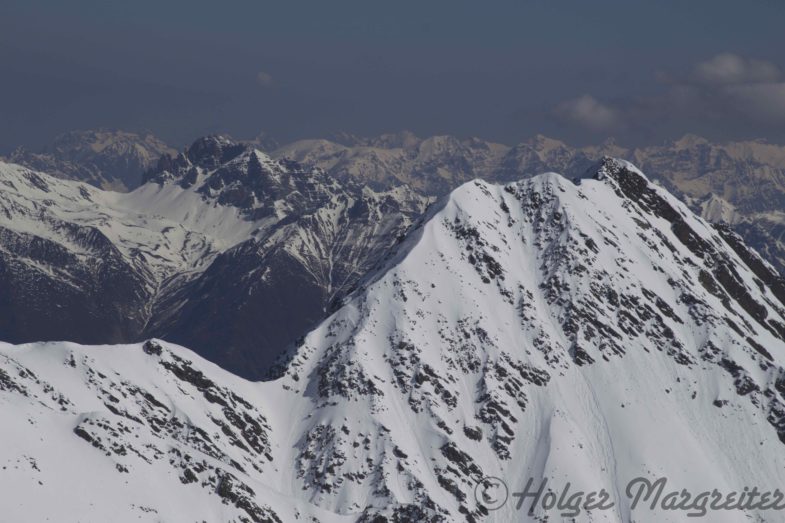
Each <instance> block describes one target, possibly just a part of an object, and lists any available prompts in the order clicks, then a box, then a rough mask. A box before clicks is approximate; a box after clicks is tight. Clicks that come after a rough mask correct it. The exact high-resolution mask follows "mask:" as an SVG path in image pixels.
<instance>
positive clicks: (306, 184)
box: [145, 135, 337, 212]
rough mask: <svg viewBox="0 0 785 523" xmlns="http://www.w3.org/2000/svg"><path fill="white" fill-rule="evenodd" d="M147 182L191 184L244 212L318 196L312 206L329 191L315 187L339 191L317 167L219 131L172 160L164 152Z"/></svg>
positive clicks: (187, 185)
mask: <svg viewBox="0 0 785 523" xmlns="http://www.w3.org/2000/svg"><path fill="white" fill-rule="evenodd" d="M145 182H153V183H158V184H161V185H163V184H167V183H176V184H178V185H180V186H181V187H183V188H185V189H188V188H192V187H193V188H194V190H196V191H197V192H199V193H200V194H201V195H202V196H203V197H204V198H206V199H211V200H215V201H217V202H218V203H220V204H224V205H231V206H235V207H239V208H242V209H246V210H251V209H259V208H262V207H264V208H266V209H267V211H269V212H272V206H273V204H274V202H275V201H278V200H292V201H291V202H290V203H291V204H292V205H293V204H295V203H297V202H303V201H305V200H308V199H313V197H316V198H315V200H314V201H313V202H311V203H312V204H317V203H319V204H320V203H323V202H324V201H325V198H326V194H325V192H324V191H323V190H322V191H320V190H319V189H318V188H317V187H316V186H317V185H320V184H321V185H323V186H325V187H327V186H329V187H330V189H331V190H336V189H337V185H336V183H335V182H334V181H333V180H331V179H330V178H329V177H327V176H325V175H324V173H323V172H322V171H320V170H319V169H316V168H304V167H303V166H301V165H300V164H299V163H297V162H295V161H292V160H289V159H279V160H273V159H272V158H270V157H269V156H268V155H267V154H265V153H263V152H262V151H259V150H258V149H256V148H255V147H254V145H253V144H250V143H242V142H236V141H234V140H232V139H231V138H228V137H226V136H218V135H214V136H206V137H203V138H200V139H198V140H196V141H195V142H194V143H193V144H191V146H190V147H188V148H187V149H186V150H185V151H184V152H182V153H180V154H178V155H177V156H176V157H174V158H172V157H171V156H162V157H161V159H160V160H159V162H158V166H157V168H156V169H154V170H152V171H150V172H148V173H147V175H146V176H145Z"/></svg>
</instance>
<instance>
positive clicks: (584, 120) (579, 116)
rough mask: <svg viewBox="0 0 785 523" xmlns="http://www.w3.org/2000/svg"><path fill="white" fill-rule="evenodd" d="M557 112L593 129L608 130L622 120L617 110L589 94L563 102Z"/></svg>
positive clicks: (565, 118)
mask: <svg viewBox="0 0 785 523" xmlns="http://www.w3.org/2000/svg"><path fill="white" fill-rule="evenodd" d="M555 112H556V115H557V116H558V117H559V118H561V119H563V120H566V121H568V122H570V123H574V124H578V125H580V126H582V127H586V128H588V129H590V130H593V131H607V130H609V129H612V128H613V127H616V126H617V125H618V124H619V122H620V115H619V112H618V111H617V110H615V109H613V108H612V107H610V106H608V105H605V104H603V103H602V102H600V101H599V100H597V99H596V98H594V97H593V96H591V95H588V94H584V95H583V96H579V97H578V98H573V99H572V100H567V101H565V102H562V103H561V104H559V105H558V106H557V107H556V110H555Z"/></svg>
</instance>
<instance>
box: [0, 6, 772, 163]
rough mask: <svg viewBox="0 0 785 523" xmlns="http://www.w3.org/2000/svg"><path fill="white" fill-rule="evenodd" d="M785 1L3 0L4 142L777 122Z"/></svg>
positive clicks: (591, 135) (746, 128)
mask: <svg viewBox="0 0 785 523" xmlns="http://www.w3.org/2000/svg"><path fill="white" fill-rule="evenodd" d="M783 27H785V2H783V1H781V0H768V1H763V0H747V1H727V0H712V1H704V0H690V1H685V0H657V1H654V0H592V1H587V0H547V1H545V0H542V1H525V0H515V1H512V0H511V1H492V0H487V1H482V2H480V1H476V0H474V1H461V0H451V1H441V0H427V1H419V2H409V1H397V2H381V1H373V0H364V1H351V0H345V1H344V0H339V1H334V2H327V1H313V2H302V1H297V0H286V1H280V2H278V1H276V2H274V1H262V0H256V1H251V0H223V1H212V2H206V1H202V0H189V1H179V0H169V1H167V0H157V1H150V0H135V1H127V0H126V1H122V2H117V1H112V0H95V1H93V0H75V1H72V2H63V1H62V0H50V1H47V0H0V67H2V69H0V70H1V71H2V74H1V75H0V152H2V151H7V150H8V149H9V148H11V147H13V146H15V145H17V144H29V145H36V144H40V143H44V142H47V141H49V140H50V139H51V138H52V137H53V136H54V135H55V134H57V133H59V132H62V131H66V130H70V129H81V128H93V127H113V128H123V129H130V130H143V129H149V130H151V131H153V132H155V133H156V134H158V135H160V136H161V137H162V138H164V139H166V140H167V141H170V142H172V143H174V144H176V145H180V144H182V143H184V142H186V141H189V140H191V139H192V138H194V137H196V136H198V135H202V134H205V133H208V132H218V131H221V132H229V133H231V134H233V135H235V136H238V137H251V136H253V135H256V134H257V133H259V132H261V131H266V132H268V133H269V134H271V135H273V136H276V137H279V138H280V139H282V140H289V139H294V138H301V137H316V136H324V135H327V134H329V133H331V132H337V131H346V132H352V133H357V134H365V135H368V134H378V133H382V132H387V131H397V130H401V129H410V130H412V131H414V132H415V133H417V134H420V135H429V134H436V133H451V134H457V135H460V136H470V135H475V136H481V137H485V138H488V139H494V140H498V141H502V142H507V143H513V142H516V141H518V140H520V139H523V138H526V137H528V136H530V135H532V134H534V133H538V132H539V133H544V134H548V135H552V136H556V137H560V138H563V139H567V140H570V141H574V142H579V143H580V142H597V141H600V140H602V139H604V138H605V137H607V136H616V137H617V139H618V140H619V141H620V142H622V143H640V142H653V141H660V140H662V139H667V138H671V137H674V136H678V135H681V134H684V133H686V132H693V133H698V134H703V135H707V136H709V137H711V138H715V139H725V138H730V139H735V138H749V137H762V138H768V139H770V140H772V141H777V142H785V78H784V77H783V75H782V72H781V70H782V69H785V53H784V52H783V51H785V31H784V30H783Z"/></svg>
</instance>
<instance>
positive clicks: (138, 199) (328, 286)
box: [0, 137, 429, 376]
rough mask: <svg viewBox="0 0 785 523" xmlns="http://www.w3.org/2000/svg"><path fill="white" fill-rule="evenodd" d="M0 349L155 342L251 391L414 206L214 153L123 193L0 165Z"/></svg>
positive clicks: (223, 147)
mask: <svg viewBox="0 0 785 523" xmlns="http://www.w3.org/2000/svg"><path fill="white" fill-rule="evenodd" d="M0 182H1V183H3V184H4V189H3V191H0V211H2V214H0V234H2V238H0V290H2V291H3V292H2V294H1V295H0V308H1V309H2V311H4V312H5V314H3V315H2V317H0V334H1V335H2V338H3V339H5V340H8V341H14V342H24V341H34V340H41V339H43V340H51V339H67V340H74V341H79V342H84V343H120V342H129V341H136V340H139V339H141V338H144V337H147V336H150V335H155V336H158V337H163V338H166V339H170V340H175V341H178V342H181V343H184V344H187V345H188V346H190V347H192V348H194V349H195V350H198V351H199V352H201V353H203V354H206V355H207V356H209V357H210V358H211V359H213V360H214V361H217V362H219V363H220V364H222V365H224V366H225V367H227V368H229V369H231V370H232V371H234V372H237V373H239V374H242V375H245V376H259V375H260V374H261V373H263V372H264V370H265V366H266V365H268V364H269V363H270V362H271V361H273V360H274V359H275V358H276V357H277V356H278V354H279V353H280V352H281V351H282V350H283V349H284V347H285V346H286V345H288V344H289V343H291V342H292V341H294V340H295V339H296V338H297V337H299V336H301V335H302V334H303V333H304V332H306V331H307V330H308V329H309V328H310V327H311V326H312V325H313V324H314V323H316V322H317V321H319V320H320V319H322V318H323V317H324V316H325V314H326V309H327V308H328V307H329V305H330V303H331V302H332V301H333V300H335V299H336V298H338V297H340V296H341V295H342V294H344V293H345V292H347V291H348V290H349V289H351V287H352V286H353V285H354V283H355V282H356V281H357V280H358V279H359V278H360V277H361V276H362V275H364V274H365V273H367V272H368V271H369V270H370V269H371V268H372V267H373V266H374V264H375V263H376V261H377V260H378V259H379V258H380V257H381V256H382V255H383V253H384V252H386V250H387V249H389V248H390V247H391V246H392V245H394V244H395V243H396V242H397V241H398V239H399V237H401V235H402V234H403V233H404V232H405V231H406V230H407V228H408V227H409V226H410V224H411V223H412V221H413V220H414V219H415V218H416V217H417V216H420V215H421V214H422V212H423V211H424V210H425V208H426V206H427V205H428V203H429V199H428V198H425V197H422V196H420V195H418V194H416V193H414V192H413V191H411V190H410V189H408V188H406V187H398V188H395V189H391V190H388V191H373V190H371V189H369V188H367V187H365V186H362V185H359V184H357V183H342V184H341V183H338V182H337V181H336V180H334V179H333V178H332V177H330V176H328V175H326V174H325V173H324V172H322V171H319V170H315V169H304V168H302V167H300V166H299V165H298V164H296V163H294V162H290V161H275V160H272V159H270V157H268V156H267V155H265V154H264V153H261V152H259V151H257V150H255V149H254V148H253V147H250V146H248V145H243V144H237V143H235V142H232V141H230V140H228V139H225V138H220V137H208V138H204V139H201V140H198V141H197V142H196V143H194V144H193V145H192V146H191V147H190V148H189V149H188V150H187V151H186V152H185V153H183V154H182V155H180V156H178V157H177V158H175V159H172V158H171V157H169V156H165V157H164V158H163V159H162V160H161V162H160V163H159V167H158V169H157V170H155V171H151V172H149V173H148V183H145V184H144V185H143V186H141V187H139V188H138V189H136V190H135V191H132V192H130V193H113V192H105V191H100V190H97V189H95V188H92V187H90V186H88V185H86V184H80V183H75V182H70V181H64V180H57V179H53V178H51V177H49V176H46V175H45V174H42V173H37V172H34V171H31V170H29V169H26V168H23V167H20V166H14V165H12V164H0Z"/></svg>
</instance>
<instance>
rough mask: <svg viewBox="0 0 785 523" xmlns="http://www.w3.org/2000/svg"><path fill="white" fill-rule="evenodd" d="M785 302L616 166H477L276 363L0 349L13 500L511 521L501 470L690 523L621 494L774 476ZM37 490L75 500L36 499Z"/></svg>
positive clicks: (783, 293) (195, 515) (554, 517)
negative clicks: (480, 491) (474, 174)
mask: <svg viewBox="0 0 785 523" xmlns="http://www.w3.org/2000/svg"><path fill="white" fill-rule="evenodd" d="M783 300H785V284H783V281H782V279H781V278H780V277H778V276H777V275H776V273H775V272H774V271H773V270H772V269H771V268H770V266H768V265H767V264H765V263H764V262H762V261H761V259H760V258H759V257H758V256H757V255H755V254H754V253H752V252H751V251H749V250H747V249H746V247H744V245H743V244H742V243H741V242H740V241H739V239H738V237H737V236H735V235H734V234H733V233H731V232H729V231H728V230H727V229H724V228H715V227H713V226H711V225H709V224H708V223H707V222H705V221H703V220H702V219H700V218H698V217H696V216H695V215H694V214H692V213H691V212H690V211H689V210H688V209H687V208H686V207H685V206H684V205H682V204H681V203H679V202H678V201H677V200H676V199H675V198H673V197H672V196H670V195H669V194H667V193H666V192H665V191H663V190H662V189H660V188H658V187H655V186H653V185H652V184H649V183H648V181H647V179H646V177H645V176H643V175H642V174H641V173H640V172H639V171H637V169H635V168H634V167H633V166H631V165H630V164H628V163H626V162H621V161H617V160H612V159H605V160H603V161H602V162H601V163H600V164H599V165H597V166H596V167H595V168H594V169H593V170H592V171H591V172H590V173H589V175H587V176H586V177H583V178H582V179H580V180H575V181H570V180H568V179H566V178H563V177H561V176H559V175H556V174H544V175H540V176H536V177H534V178H531V179H528V180H524V181H521V182H517V183H512V184H508V185H504V186H498V185H492V184H488V183H485V182H479V181H477V182H469V183H467V184H465V185H463V186H462V187H460V188H459V189H457V190H456V191H454V192H453V193H451V194H450V195H449V197H448V198H446V199H445V200H444V201H443V202H442V203H441V205H439V206H438V207H436V208H434V209H433V210H432V211H431V212H430V213H429V214H428V216H427V219H426V220H424V221H423V222H422V223H421V224H420V225H419V227H418V228H417V230H415V231H413V232H412V233H410V235H409V236H408V238H407V240H405V241H404V242H403V243H402V244H401V245H400V247H399V249H398V252H397V253H396V254H395V255H394V256H393V257H392V258H390V259H389V260H388V262H387V266H386V267H385V268H384V269H382V270H380V271H379V272H378V273H376V274H375V275H374V276H372V277H369V278H368V279H367V280H365V282H364V283H363V284H362V285H361V286H360V288H358V289H357V290H356V291H355V292H354V293H353V294H352V295H350V296H349V297H348V298H347V299H346V300H345V302H344V305H343V306H342V307H341V308H340V309H338V310H337V311H336V312H335V313H334V314H333V315H332V316H330V317H329V318H328V319H327V320H325V321H324V322H323V323H322V324H321V325H319V326H318V327H317V328H316V329H315V330H313V331H312V332H311V333H310V334H308V335H307V336H306V337H305V338H304V339H303V340H302V342H301V343H300V344H299V346H298V347H296V349H293V350H292V352H291V355H290V357H289V360H288V361H287V364H286V365H282V366H281V369H280V374H279V377H278V378H277V379H275V380H272V381H268V382H263V383H256V384H253V383H250V382H246V381H243V380H240V379H238V378H235V377H233V376H231V375H229V374H228V373H226V372H224V371H222V370H220V369H218V368H216V367H214V366H212V365H211V364H208V363H206V362H204V361H203V360H201V359H199V358H198V357H196V356H195V355H193V354H190V353H189V352H188V351H187V350H185V349H182V348H180V347H176V346H170V345H168V344H159V343H157V342H150V343H148V344H146V345H145V346H144V347H142V346H139V345H136V346H117V347H80V346H75V345H69V344H43V345H29V346H9V345H5V346H2V347H0V354H1V355H2V356H0V369H2V372H0V401H2V403H3V412H4V415H5V414H7V416H5V419H4V423H3V424H2V428H1V429H0V430H2V431H3V432H2V435H3V442H4V443H5V444H4V446H3V448H2V450H0V452H2V458H0V459H2V463H3V466H6V467H7V468H8V470H9V471H10V472H8V473H6V471H4V474H3V475H1V476H0V488H2V489H3V492H4V493H5V494H11V495H9V496H8V497H7V499H9V500H12V501H11V502H10V503H6V502H4V503H5V504H8V505H10V508H9V509H5V510H4V514H11V516H18V517H14V518H12V519H13V520H14V521H17V520H19V521H25V520H28V521H38V520H43V519H44V517H45V516H49V517H52V518H57V515H58V514H59V515H62V514H70V513H74V514H80V517H78V518H75V520H76V519H78V520H80V521H101V520H104V519H106V517H107V514H110V513H111V519H112V520H115V521H121V520H122V521H124V520H128V521H131V520H133V521H138V520H141V521H158V520H165V521H180V520H182V521H192V520H200V519H206V520H208V521H215V520H227V521H229V520H236V521H242V520H243V519H242V518H246V520H250V521H276V519H275V518H278V519H280V520H281V521H285V522H289V521H312V519H309V518H311V517H314V518H316V519H317V520H319V521H324V522H332V521H362V522H370V521H374V522H383V521H391V522H392V521H395V522H408V521H448V522H452V521H456V522H457V521H469V522H472V521H478V522H479V521H490V522H498V523H506V522H509V521H520V520H523V518H524V515H523V513H519V512H516V511H515V507H514V505H515V503H514V501H515V500H511V501H510V502H509V503H508V504H507V505H505V506H504V507H502V508H501V509H499V510H496V511H489V510H488V508H486V507H484V506H482V505H481V504H479V503H478V502H477V500H476V499H475V495H474V489H475V485H476V484H477V482H478V481H479V480H480V479H481V478H483V477H484V476H496V477H500V478H504V479H505V480H506V481H507V483H508V484H509V486H510V489H511V490H512V491H517V490H522V489H523V487H524V485H525V483H526V480H527V479H528V478H534V479H535V481H536V482H538V480H539V479H540V478H544V477H547V478H548V479H549V482H550V484H551V485H555V486H556V487H555V488H558V485H564V484H565V483H566V482H570V483H571V484H572V488H573V489H575V490H578V489H580V490H599V489H601V488H605V489H606V490H607V491H608V492H609V493H610V495H611V498H612V499H613V501H614V502H615V507H614V509H613V510H608V511H593V512H591V513H590V514H586V513H584V514H582V515H581V516H579V517H578V518H577V521H609V522H618V521H621V522H625V523H629V522H631V521H636V522H662V521H685V520H686V516H685V515H684V514H683V513H679V512H663V511H661V510H650V509H649V508H648V507H640V506H639V507H637V509H636V510H635V511H633V510H632V508H631V506H630V502H629V500H628V499H627V497H626V496H625V495H624V490H625V488H626V485H627V483H628V482H629V481H630V480H632V479H633V478H635V477H638V476H644V477H648V478H651V479H652V480H654V479H656V478H657V477H659V476H667V477H668V478H669V486H671V487H672V488H674V489H677V490H680V489H682V488H687V489H690V490H692V491H694V492H701V491H704V490H712V489H714V488H717V489H719V490H721V491H730V490H741V489H742V487H744V486H753V485H756V486H758V487H759V488H761V489H764V490H773V489H774V488H776V487H777V486H779V485H781V484H782V482H783V480H785V472H784V471H785V446H783V441H785V403H784V401H785V399H784V398H783V394H785V371H783V363H785V342H783V337H785V317H784V315H785V306H783ZM137 436H138V437H137ZM6 442H10V443H6ZM38 481H41V483H43V485H41V484H39V483H38ZM126 482H127V483H126ZM47 491H50V494H51V495H52V496H56V497H55V498H52V499H62V503H61V504H58V503H46V504H42V503H38V502H36V501H35V500H36V499H41V497H44V496H47V494H46V493H47ZM99 491H100V492H101V494H100V495H98V494H97V493H98V492H99ZM4 499H6V498H4ZM47 499H49V498H47ZM66 508H68V509H71V510H72V511H69V510H65V509H66ZM77 510H78V511H79V512H76V511H77ZM274 514H275V515H274ZM536 514H537V518H538V519H537V520H544V518H545V516H546V515H548V516H549V519H548V521H561V520H562V518H561V516H560V515H559V514H558V512H556V511H551V512H545V511H544V510H543V509H541V508H540V509H538V510H537V511H536ZM30 515H33V516H34V517H31V516H30ZM750 516H751V517H752V518H753V520H756V519H755V518H757V520H759V521H775V520H778V519H777V518H778V517H779V516H780V514H773V515H772V514H766V513H762V514H751V515H750ZM710 518H711V521H712V522H715V521H726V522H738V521H739V520H741V519H742V518H744V515H742V514H740V513H738V512H716V513H712V514H711V515H710ZM57 519H62V518H61V517H60V518H57ZM567 520H568V519H566V518H565V521H567Z"/></svg>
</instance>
